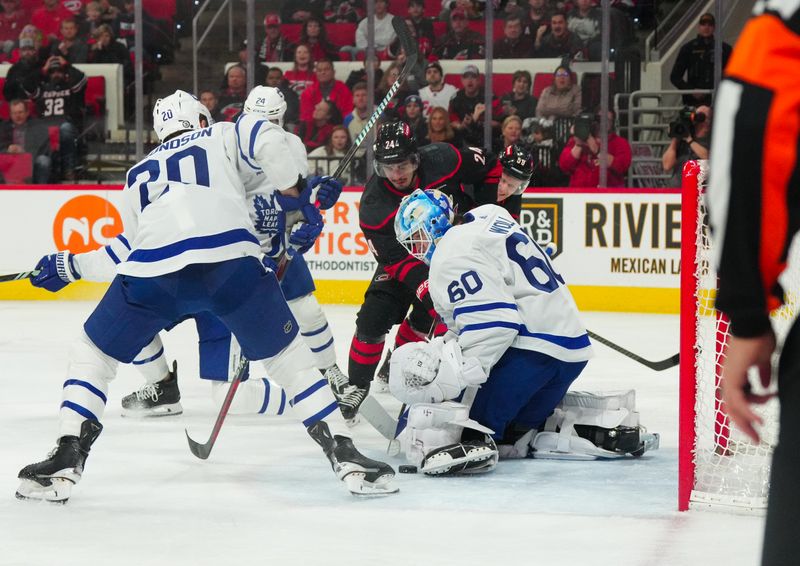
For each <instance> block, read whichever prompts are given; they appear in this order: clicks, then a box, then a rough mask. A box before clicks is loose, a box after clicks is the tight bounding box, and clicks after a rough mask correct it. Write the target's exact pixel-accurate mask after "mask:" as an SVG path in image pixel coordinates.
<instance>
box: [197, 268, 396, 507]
mask: <svg viewBox="0 0 800 566" xmlns="http://www.w3.org/2000/svg"><path fill="white" fill-rule="evenodd" d="M245 259H248V258H245ZM236 262H239V265H238V266H237V269H236V271H235V272H234V274H233V276H231V275H230V274H226V275H227V276H226V278H225V279H222V278H214V277H212V278H210V281H209V283H208V284H209V286H210V287H211V288H215V289H216V292H215V293H214V303H213V306H212V309H211V310H212V312H214V313H215V314H216V315H217V316H219V318H220V319H221V320H222V321H223V322H224V323H225V325H226V326H227V327H228V328H230V329H231V331H232V332H233V333H234V335H235V336H236V337H237V340H238V341H239V343H240V344H241V347H242V352H243V353H244V355H245V356H246V357H247V358H248V359H252V360H263V365H264V368H265V370H266V371H267V374H268V375H270V376H271V377H272V378H273V379H274V380H275V381H276V382H277V383H278V384H280V386H281V387H283V388H284V389H285V391H286V396H287V399H288V400H289V405H290V406H291V407H292V411H293V413H294V414H295V416H297V417H298V418H299V419H300V420H301V421H302V423H303V425H304V426H305V427H306V429H307V431H308V433H309V435H310V436H311V437H312V438H313V439H314V440H315V441H316V442H317V443H318V444H319V445H320V446H321V447H322V449H323V451H324V453H325V455H326V456H327V458H328V459H329V461H330V462H331V466H332V467H333V469H334V471H335V472H336V474H337V477H339V479H341V480H342V481H344V482H345V483H346V484H347V485H348V488H349V489H350V490H351V491H352V492H353V493H392V492H394V491H396V488H394V487H393V486H392V478H393V477H394V470H392V468H391V467H390V466H388V465H387V464H384V463H382V462H377V461H375V460H371V459H369V458H366V457H365V456H363V455H362V454H360V453H359V452H358V451H357V450H356V449H355V447H354V446H353V442H352V439H351V438H350V437H349V434H348V432H347V427H346V426H345V424H344V420H343V418H342V416H341V414H340V412H339V411H338V410H337V402H336V399H335V397H334V396H333V393H332V391H331V389H330V388H329V387H328V386H327V381H326V380H325V378H324V377H322V376H320V374H319V371H317V369H316V368H315V367H314V366H313V364H312V362H311V355H310V351H309V349H308V346H307V345H306V343H305V342H304V341H303V339H302V337H301V336H300V334H299V332H298V326H297V322H296V320H295V319H294V317H293V316H292V313H291V311H290V310H289V307H288V305H287V304H286V301H285V300H284V298H283V294H282V293H281V291H280V289H279V287H278V281H277V279H276V278H275V275H274V273H272V272H271V271H266V270H264V269H263V268H262V267H261V265H260V264H259V263H258V262H257V261H253V262H250V261H247V262H246V261H245V260H236ZM231 263H232V262H231ZM217 279H219V285H217ZM242 289H250V290H251V292H250V293H249V294H247V293H243V292H242Z"/></svg>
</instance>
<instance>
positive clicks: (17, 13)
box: [0, 0, 27, 60]
mask: <svg viewBox="0 0 800 566" xmlns="http://www.w3.org/2000/svg"><path fill="white" fill-rule="evenodd" d="M0 7H2V10H1V11H0V50H1V51H2V53H0V55H2V57H3V58H4V60H7V59H8V58H9V57H10V56H11V52H12V51H13V50H14V47H16V45H17V40H18V39H19V33H20V32H21V31H22V28H23V26H24V25H25V23H26V22H27V17H26V16H25V11H24V10H22V9H21V8H20V7H19V0H0Z"/></svg>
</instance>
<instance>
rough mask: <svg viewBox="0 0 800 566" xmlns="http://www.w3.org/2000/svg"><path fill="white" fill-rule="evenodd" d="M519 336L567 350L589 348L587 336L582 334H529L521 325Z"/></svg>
mask: <svg viewBox="0 0 800 566" xmlns="http://www.w3.org/2000/svg"><path fill="white" fill-rule="evenodd" d="M519 334H520V336H525V337H527V338H538V339H539V340H544V341H545V342H550V343H552V344H555V345H556V346H561V347H562V348H566V349H567V350H580V349H581V348H588V347H589V346H591V345H592V344H591V342H590V341H589V335H588V334H583V335H582V336H574V337H573V336H559V335H557V334H545V333H542V332H530V331H529V330H528V329H527V328H525V325H522V326H521V328H520V329H519Z"/></svg>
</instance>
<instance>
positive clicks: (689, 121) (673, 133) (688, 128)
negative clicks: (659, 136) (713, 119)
mask: <svg viewBox="0 0 800 566" xmlns="http://www.w3.org/2000/svg"><path fill="white" fill-rule="evenodd" d="M705 120H706V115H705V114H704V113H702V112H697V109H696V108H695V107H694V106H684V107H683V108H682V109H681V111H680V112H679V113H678V119H677V120H675V121H673V122H670V123H669V137H671V138H678V139H684V138H689V137H692V138H693V137H694V136H695V126H696V125H697V124H700V123H702V122H705Z"/></svg>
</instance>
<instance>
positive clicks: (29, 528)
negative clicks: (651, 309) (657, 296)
mask: <svg viewBox="0 0 800 566" xmlns="http://www.w3.org/2000/svg"><path fill="white" fill-rule="evenodd" d="M92 306H93V305H92V304H90V303H65V302H48V303H41V302H40V303H35V302H31V303H26V302H4V303H0V371H2V374H0V375H1V376H2V377H0V379H1V380H2V381H0V565H2V566H10V565H15V566H16V565H32V566H33V565H35V566H49V565H55V564H59V565H72V564H76V565H80V566H94V565H113V566H123V565H128V564H130V565H161V564H164V565H171V566H173V565H184V564H185V565H205V564H214V565H223V564H225V565H227V564H231V565H250V564H255V563H258V564H273V565H280V566H284V565H294V564H298V565H300V564H302V565H311V566H315V565H325V566H331V565H338V564H346V565H348V566H355V565H358V564H369V563H373V564H376V565H394V564H398V565H399V564H402V565H404V566H408V565H417V564H425V565H426V566H440V565H442V566H444V565H450V564H452V565H458V566H471V565H490V564H496V565H502V566H505V565H517V564H520V565H522V564H524V565H528V564H530V565H533V564H542V565H548V564H559V565H565V566H571V565H592V566H605V565H609V566H611V565H613V566H627V565H631V566H657V565H665V566H666V565H669V566H681V565H687V566H688V565H717V564H720V565H722V564H724V565H725V566H750V565H756V564H758V562H759V555H760V546H761V538H762V529H763V519H762V518H760V517H752V516H737V515H725V514H719V513H710V512H700V511H690V512H688V513H679V512H677V511H676V501H677V496H676V493H677V437H678V435H677V413H678V373H677V368H673V369H671V370H668V371H664V372H653V371H651V370H649V369H647V368H645V367H643V366H641V365H639V364H637V363H636V362H633V361H631V360H629V359H627V358H624V357H622V356H621V355H620V354H618V353H616V352H614V351H612V350H609V349H607V348H606V347H604V346H602V345H597V346H596V351H597V356H596V358H595V359H594V360H593V361H591V362H590V363H589V366H588V368H587V369H586V371H585V372H584V375H583V376H582V377H581V378H580V379H579V381H578V382H576V384H575V387H576V388H580V389H586V390H593V391H597V390H609V389H620V388H631V387H633V388H635V389H636V391H637V399H638V404H639V409H640V412H641V415H642V423H643V424H644V425H646V426H647V427H648V429H649V430H651V431H655V432H659V433H661V435H662V436H661V438H662V447H661V449H660V450H658V451H656V452H652V453H649V454H647V455H646V456H644V457H643V458H641V459H639V460H630V461H617V462H547V461H541V460H526V461H517V462H503V463H501V464H500V465H499V466H498V468H497V470H496V471H495V472H494V473H492V474H489V475H486V476H482V477H469V478H427V477H423V476H421V475H398V478H397V482H398V484H399V485H400V493H399V494H397V495H394V496H389V497H385V498H377V499H370V498H357V497H354V496H352V495H350V494H349V493H348V492H347V491H346V489H345V488H344V485H343V484H341V483H340V482H338V481H337V480H336V479H335V476H334V475H333V473H332V472H331V470H330V467H329V465H328V462H327V460H326V459H325V458H324V456H323V455H322V453H321V451H320V449H319V448H318V447H317V445H316V444H314V443H313V442H312V441H311V440H310V439H309V438H308V436H307V435H306V433H305V431H304V430H303V427H302V426H301V425H300V424H299V423H297V422H296V421H293V420H291V419H288V418H280V417H266V418H265V417H258V416H246V417H241V416H240V417H230V418H229V419H228V421H227V422H226V423H225V426H224V428H223V431H222V434H221V435H220V438H219V441H218V443H217V445H216V446H215V448H214V451H213V453H212V455H211V457H210V459H209V460H207V461H200V460H197V459H196V458H195V457H194V456H192V455H191V453H190V452H189V450H188V448H187V445H186V439H185V438H184V432H183V429H184V427H188V429H189V431H190V432H191V434H192V436H193V438H196V439H198V440H200V441H201V442H202V441H205V439H206V438H207V435H208V433H209V431H210V428H211V424H212V422H213V420H214V418H215V415H216V410H215V408H214V407H213V406H212V402H211V399H210V395H209V386H208V384H207V383H203V382H201V381H200V380H198V379H197V378H196V375H197V350H196V343H195V340H196V334H195V331H194V327H193V325H191V324H184V325H182V326H180V327H179V328H177V329H176V330H174V331H172V332H171V333H169V334H168V335H167V336H166V339H165V344H166V347H167V351H168V355H169V356H170V357H175V358H177V359H178V360H179V364H180V366H179V367H180V379H181V390H182V393H183V400H182V402H183V405H184V409H185V413H184V415H183V416H182V417H173V418H163V419H154V420H146V421H142V420H130V419H125V418H122V417H121V416H120V407H119V401H120V398H121V397H122V396H124V395H125V394H127V393H129V392H130V391H132V390H134V389H136V388H138V387H139V385H140V380H139V378H138V376H137V375H136V373H135V371H133V370H132V369H131V368H130V367H122V368H121V371H120V374H119V377H118V378H117V380H116V381H115V382H114V383H113V384H112V386H111V390H110V394H109V402H108V408H107V410H106V414H105V418H104V419H103V422H104V425H105V429H104V431H103V433H102V434H101V436H100V438H99V440H98V441H97V443H96V444H95V446H94V448H93V450H92V453H91V456H90V458H89V460H88V462H87V468H86V471H85V473H84V476H83V479H82V480H81V482H80V483H79V484H78V485H77V486H76V487H75V488H74V489H73V493H72V498H71V499H70V501H69V502H68V504H67V505H65V506H57V505H51V504H46V503H44V504H35V503H34V504H32V503H29V502H21V501H17V500H16V499H15V498H14V491H15V489H16V487H17V483H18V482H17V479H16V476H17V473H18V471H19V469H20V468H22V467H23V466H24V465H26V464H29V463H32V462H35V461H39V460H41V459H43V458H44V457H45V456H46V454H47V452H48V451H49V450H50V449H51V448H52V447H53V446H54V445H55V440H56V439H55V434H56V430H57V410H58V405H59V403H60V395H61V384H62V382H63V380H64V372H65V369H66V364H67V356H68V347H69V344H70V342H71V340H72V338H73V337H74V336H75V335H76V333H77V332H78V331H79V329H80V325H81V324H82V322H83V320H84V318H85V317H86V315H87V314H88V313H89V312H90V311H91V308H92ZM325 310H326V312H327V314H328V316H329V320H330V321H331V324H332V327H333V328H334V331H335V335H336V339H337V351H338V355H339V362H340V365H341V366H342V367H343V368H346V367H347V350H348V348H349V344H350V337H351V336H352V332H353V328H354V318H355V312H356V308H355V307H351V306H326V307H325ZM585 321H586V323H587V326H588V327H589V328H591V329H592V330H594V331H595V332H597V333H598V334H601V335H603V336H605V337H607V338H610V339H611V340H614V341H616V342H617V343H619V344H621V345H623V346H625V347H627V348H628V349H629V350H633V351H635V352H636V353H638V354H640V355H641V356H643V357H645V358H648V359H664V358H666V357H668V356H670V355H672V354H674V353H675V352H676V351H677V349H678V321H677V317H675V316H664V315H628V314H616V313H615V314H605V313H585ZM379 399H380V400H381V401H382V402H384V403H386V404H387V405H389V406H391V408H392V410H393V411H394V410H396V407H397V404H396V403H393V402H391V401H390V399H389V398H388V397H386V396H383V395H381V396H380V397H379ZM354 435H355V440H356V443H357V445H358V446H360V447H361V448H362V449H363V450H364V452H366V453H367V454H368V455H369V456H371V457H374V458H380V457H385V451H386V444H387V443H386V441H385V440H384V439H382V437H380V436H379V435H378V434H377V432H375V431H374V430H372V429H371V428H370V427H369V425H368V424H366V423H362V424H359V425H358V426H357V427H356V429H355V430H354ZM389 461H390V462H391V463H392V464H393V465H395V466H397V465H399V464H401V463H403V461H402V460H400V459H399V458H393V459H390V460H389ZM373 561H374V562H373Z"/></svg>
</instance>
